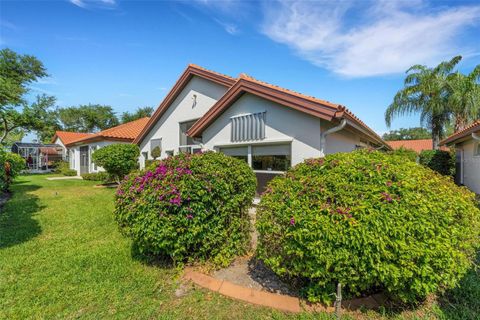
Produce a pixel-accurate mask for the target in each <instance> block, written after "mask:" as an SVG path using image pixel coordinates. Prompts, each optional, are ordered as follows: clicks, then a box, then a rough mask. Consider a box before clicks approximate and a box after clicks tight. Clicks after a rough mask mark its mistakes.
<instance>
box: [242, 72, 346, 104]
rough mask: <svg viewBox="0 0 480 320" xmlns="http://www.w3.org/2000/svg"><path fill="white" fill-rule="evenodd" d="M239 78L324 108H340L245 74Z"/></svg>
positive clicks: (328, 102)
mask: <svg viewBox="0 0 480 320" xmlns="http://www.w3.org/2000/svg"><path fill="white" fill-rule="evenodd" d="M239 78H240V79H242V78H243V79H248V80H250V81H253V82H256V83H259V84H262V85H264V86H267V87H270V88H272V89H275V90H280V91H283V92H285V93H288V94H291V95H294V96H297V97H300V98H303V99H307V100H310V101H313V102H316V103H320V104H323V105H326V106H329V107H332V108H335V109H338V108H340V107H341V105H340V104H336V103H332V102H330V101H327V100H321V99H318V98H316V97H313V96H309V95H306V94H303V93H300V92H297V91H293V90H290V89H285V88H282V87H279V86H276V85H274V84H271V83H268V82H265V81H261V80H258V79H255V78H254V77H252V76H249V75H248V74H246V73H241V74H240V76H239Z"/></svg>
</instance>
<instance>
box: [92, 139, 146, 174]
mask: <svg viewBox="0 0 480 320" xmlns="http://www.w3.org/2000/svg"><path fill="white" fill-rule="evenodd" d="M139 156H140V149H139V148H138V146H137V145H135V144H125V143H118V144H111V145H108V146H106V147H103V148H100V149H98V150H96V151H95V152H93V154H92V160H93V162H94V163H95V164H96V165H97V166H100V167H102V168H104V169H105V171H107V172H108V174H109V175H110V176H111V177H112V178H113V179H115V180H116V181H118V182H120V180H121V179H122V178H123V177H124V176H125V175H127V174H129V173H130V172H131V171H132V170H134V169H136V168H137V167H138V157H139Z"/></svg>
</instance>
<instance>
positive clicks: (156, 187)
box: [115, 152, 256, 266]
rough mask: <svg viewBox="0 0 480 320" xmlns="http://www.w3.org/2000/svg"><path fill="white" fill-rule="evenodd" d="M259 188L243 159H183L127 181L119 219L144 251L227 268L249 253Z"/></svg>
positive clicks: (167, 161) (119, 194) (123, 185)
mask: <svg viewBox="0 0 480 320" xmlns="http://www.w3.org/2000/svg"><path fill="white" fill-rule="evenodd" d="M255 187H256V180H255V175H254V173H253V171H252V170H251V169H250V167H249V166H248V165H247V164H246V163H245V162H243V161H241V160H238V159H235V158H232V157H228V156H226V155H224V154H221V153H214V152H207V153H201V154H194V155H190V154H180V155H177V156H173V157H169V158H167V159H165V160H162V161H160V163H159V164H155V165H154V166H152V167H150V168H148V169H147V170H145V171H141V172H140V173H137V174H130V175H129V176H127V177H125V179H124V180H123V182H122V183H121V184H120V186H119V187H118V190H117V194H116V206H115V218H116V220H117V222H118V224H119V226H120V229H121V231H122V233H124V234H125V235H127V236H128V237H130V238H132V239H133V240H134V242H135V243H136V244H137V245H138V247H139V248H140V249H141V250H143V251H144V252H148V253H153V254H157V255H167V256H170V257H171V258H172V259H173V261H174V262H176V263H179V262H180V263H183V262H205V261H208V262H211V263H212V264H213V265H215V266H225V265H228V264H229V263H230V262H231V261H232V259H233V258H234V257H235V256H236V255H238V254H242V253H244V252H245V250H246V249H248V244H249V238H250V237H249V235H250V220H249V216H248V208H249V207H250V206H251V204H252V201H253V197H254V195H255Z"/></svg>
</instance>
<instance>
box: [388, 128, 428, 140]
mask: <svg viewBox="0 0 480 320" xmlns="http://www.w3.org/2000/svg"><path fill="white" fill-rule="evenodd" d="M431 137H432V133H431V132H430V131H428V130H427V129H425V128H422V127H415V128H400V129H398V130H391V131H390V132H387V133H384V134H383V136H382V138H383V140H386V141H392V140H418V139H429V138H431Z"/></svg>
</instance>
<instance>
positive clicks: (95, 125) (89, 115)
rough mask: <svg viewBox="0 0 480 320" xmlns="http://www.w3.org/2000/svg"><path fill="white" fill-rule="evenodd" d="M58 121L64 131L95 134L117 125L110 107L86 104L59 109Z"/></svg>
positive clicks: (116, 119) (115, 117)
mask: <svg viewBox="0 0 480 320" xmlns="http://www.w3.org/2000/svg"><path fill="white" fill-rule="evenodd" d="M57 113H58V121H59V124H60V126H61V128H62V130H65V131H75V132H97V131H101V130H105V129H108V128H111V127H115V126H117V125H118V118H117V116H116V115H115V112H114V111H113V108H112V107H111V106H105V105H99V104H88V105H80V106H75V107H67V108H60V109H58V111H57Z"/></svg>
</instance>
